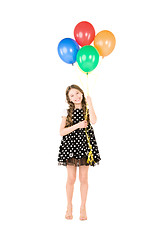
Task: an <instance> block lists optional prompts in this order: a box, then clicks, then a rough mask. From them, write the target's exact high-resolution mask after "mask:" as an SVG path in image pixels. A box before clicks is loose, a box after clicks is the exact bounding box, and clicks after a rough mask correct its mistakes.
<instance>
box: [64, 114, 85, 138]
mask: <svg viewBox="0 0 164 240" xmlns="http://www.w3.org/2000/svg"><path fill="white" fill-rule="evenodd" d="M66 118H67V117H65V116H63V118H62V122H61V125H60V136H64V135H67V134H68V133H71V132H73V131H75V130H76V129H78V128H86V127H87V121H86V120H83V121H81V122H79V123H76V124H74V125H73V126H71V127H65V125H66Z"/></svg>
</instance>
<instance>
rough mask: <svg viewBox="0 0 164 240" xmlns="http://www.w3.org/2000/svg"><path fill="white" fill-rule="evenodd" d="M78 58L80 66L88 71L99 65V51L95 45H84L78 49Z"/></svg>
mask: <svg viewBox="0 0 164 240" xmlns="http://www.w3.org/2000/svg"><path fill="white" fill-rule="evenodd" d="M76 60H77V63H78V65H79V67H80V68H81V69H82V70H83V71H84V72H86V73H88V72H91V71H92V70H93V69H95V68H96V67H97V64H98V62H99V53H98V51H97V50H96V48H94V47H93V46H90V45H88V46H84V47H82V48H80V50H79V51H78V53H77V58H76Z"/></svg>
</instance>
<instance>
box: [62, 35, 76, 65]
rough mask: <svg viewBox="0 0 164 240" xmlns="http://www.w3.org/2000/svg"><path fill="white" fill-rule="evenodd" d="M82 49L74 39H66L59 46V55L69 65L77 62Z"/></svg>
mask: <svg viewBox="0 0 164 240" xmlns="http://www.w3.org/2000/svg"><path fill="white" fill-rule="evenodd" d="M79 49H80V47H79V45H78V43H77V42H76V41H75V40H74V39H72V38H64V39H63V40H61V41H60V42H59V44H58V54H59V56H60V58H61V59H62V60H63V61H64V62H66V63H69V64H73V63H74V62H76V55H77V52H78V51H79Z"/></svg>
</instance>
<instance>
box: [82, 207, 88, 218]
mask: <svg viewBox="0 0 164 240" xmlns="http://www.w3.org/2000/svg"><path fill="white" fill-rule="evenodd" d="M80 220H87V214H86V208H85V207H81V208H80Z"/></svg>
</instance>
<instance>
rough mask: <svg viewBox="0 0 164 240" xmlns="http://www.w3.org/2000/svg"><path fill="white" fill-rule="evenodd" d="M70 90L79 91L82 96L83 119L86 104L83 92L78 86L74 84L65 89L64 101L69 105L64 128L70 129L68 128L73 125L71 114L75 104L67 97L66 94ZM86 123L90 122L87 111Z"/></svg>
mask: <svg viewBox="0 0 164 240" xmlns="http://www.w3.org/2000/svg"><path fill="white" fill-rule="evenodd" d="M72 88H73V89H77V90H79V91H80V92H81V93H82V94H83V98H82V101H81V105H82V109H83V114H84V117H85V115H86V108H87V103H86V99H85V96H84V92H83V90H82V89H81V88H80V87H79V86H78V85H75V84H72V85H70V86H68V87H67V89H66V100H67V103H68V105H69V108H68V110H67V113H68V115H67V118H66V127H70V126H72V125H73V121H72V114H73V111H74V109H75V104H74V103H73V102H71V101H70V99H69V96H68V93H69V91H70V90H71V89H72ZM87 122H88V124H89V122H90V118H89V111H88V109H87Z"/></svg>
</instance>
